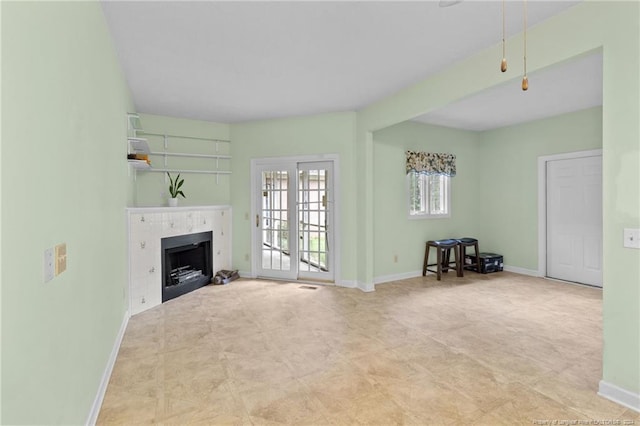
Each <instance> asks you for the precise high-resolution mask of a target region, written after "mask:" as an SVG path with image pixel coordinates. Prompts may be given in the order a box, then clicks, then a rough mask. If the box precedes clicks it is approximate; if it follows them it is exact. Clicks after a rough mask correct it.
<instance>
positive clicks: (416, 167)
mask: <svg viewBox="0 0 640 426" xmlns="http://www.w3.org/2000/svg"><path fill="white" fill-rule="evenodd" d="M412 170H413V171H415V172H418V173H424V174H427V175H444V176H455V175H456V156H455V155H454V154H441V153H435V152H422V151H407V173H409V172H410V171H412Z"/></svg>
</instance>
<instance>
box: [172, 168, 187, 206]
mask: <svg viewBox="0 0 640 426" xmlns="http://www.w3.org/2000/svg"><path fill="white" fill-rule="evenodd" d="M167 176H169V195H170V198H169V207H176V206H177V205H178V195H182V198H187V197H185V196H184V192H182V190H181V189H180V188H182V184H183V183H184V179H180V173H178V176H176V178H175V180H174V179H173V178H172V177H171V174H170V173H169V172H167Z"/></svg>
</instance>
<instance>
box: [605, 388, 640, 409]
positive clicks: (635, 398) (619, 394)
mask: <svg viewBox="0 0 640 426" xmlns="http://www.w3.org/2000/svg"><path fill="white" fill-rule="evenodd" d="M598 395H600V396H601V397H603V398H607V399H608V400H610V401H613V402H615V403H616V404H620V405H622V406H624V407H627V408H630V409H632V410H634V411H637V412H639V413H640V395H639V394H637V393H633V392H629V391H628V390H626V389H622V388H621V387H618V386H616V385H612V384H611V383H607V382H605V381H604V380H600V387H599V389H598Z"/></svg>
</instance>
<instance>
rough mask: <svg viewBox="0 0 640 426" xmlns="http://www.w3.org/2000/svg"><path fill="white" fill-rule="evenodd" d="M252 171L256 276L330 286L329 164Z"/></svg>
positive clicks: (331, 203) (269, 166)
mask: <svg viewBox="0 0 640 426" xmlns="http://www.w3.org/2000/svg"><path fill="white" fill-rule="evenodd" d="M253 167H254V171H253V174H254V176H255V180H254V183H253V185H254V186H253V191H254V194H255V195H254V196H255V227H256V234H255V235H256V238H255V245H254V249H253V256H254V259H255V262H254V265H255V267H256V275H257V276H259V277H264V278H278V279H286V280H295V279H304V280H317V281H324V282H334V281H335V266H334V265H335V255H334V250H333V248H334V247H335V238H334V235H335V234H334V231H333V230H334V215H335V214H334V210H335V209H334V173H333V162H332V161H322V162H312V161H305V162H300V161H284V160H283V161H278V162H269V163H263V164H254V165H253Z"/></svg>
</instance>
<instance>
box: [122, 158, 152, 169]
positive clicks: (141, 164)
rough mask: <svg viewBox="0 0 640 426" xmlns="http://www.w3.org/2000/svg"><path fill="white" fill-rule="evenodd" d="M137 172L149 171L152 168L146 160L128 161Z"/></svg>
mask: <svg viewBox="0 0 640 426" xmlns="http://www.w3.org/2000/svg"><path fill="white" fill-rule="evenodd" d="M127 161H128V162H129V164H130V165H131V166H133V168H134V169H136V170H149V169H150V168H151V166H150V165H149V163H147V162H146V161H145V160H127Z"/></svg>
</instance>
